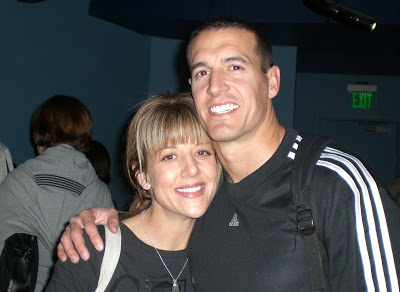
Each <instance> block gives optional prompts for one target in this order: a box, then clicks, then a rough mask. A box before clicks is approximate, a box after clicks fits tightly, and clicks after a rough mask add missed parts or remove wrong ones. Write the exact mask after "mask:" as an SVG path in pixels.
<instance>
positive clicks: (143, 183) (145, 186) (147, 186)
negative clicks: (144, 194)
mask: <svg viewBox="0 0 400 292" xmlns="http://www.w3.org/2000/svg"><path fill="white" fill-rule="evenodd" d="M132 170H134V167H133V166H132ZM135 177H136V180H137V181H138V182H139V184H140V185H141V187H142V188H143V189H144V190H146V191H148V190H150V187H151V185H150V183H149V182H147V178H146V174H145V173H144V172H143V171H139V170H138V171H136V174H135Z"/></svg>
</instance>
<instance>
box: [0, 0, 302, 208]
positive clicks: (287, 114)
mask: <svg viewBox="0 0 400 292" xmlns="http://www.w3.org/2000/svg"><path fill="white" fill-rule="evenodd" d="M182 46H184V43H183V42H181V41H178V40H171V39H163V38H156V37H149V36H145V35H140V34H137V33H135V32H133V31H130V30H127V29H124V28H122V27H119V26H117V25H114V24H111V23H108V22H105V21H102V20H99V19H96V18H93V17H89V16H88V0H68V1H65V0H48V1H43V2H40V3H37V4H28V3H22V2H18V1H15V0H3V1H1V4H0V104H1V106H0V141H2V142H3V143H5V144H6V145H7V146H8V147H9V148H10V151H11V154H12V156H13V159H14V162H15V163H16V164H20V163H22V162H24V161H25V160H27V159H29V158H33V157H34V156H35V152H34V147H33V145H32V144H31V141H30V121H31V117H32V114H33V113H34V111H35V109H36V108H37V107H38V106H39V105H40V104H41V103H42V102H44V101H45V100H46V99H47V98H49V97H51V96H52V95H54V94H66V95H72V96H75V97H77V98H79V99H81V100H82V101H83V102H84V103H85V104H86V105H87V107H88V108H89V110H90V111H91V114H92V118H93V138H94V139H96V140H99V141H100V142H102V143H103V144H104V145H105V146H106V147H107V149H108V150H109V152H110V155H111V157H112V182H111V184H110V185H109V188H110V190H111V192H112V195H113V198H114V200H115V201H116V203H117V205H118V207H120V208H121V207H123V206H124V205H125V204H126V202H127V200H128V196H127V195H128V190H127V188H126V186H125V183H124V181H125V180H124V177H123V173H122V165H121V164H120V161H121V158H120V157H121V140H122V135H123V132H124V130H125V124H126V122H127V121H128V119H129V117H130V116H131V114H132V113H133V110H132V108H133V107H134V106H135V105H136V104H137V103H138V102H140V101H142V100H143V99H145V98H146V97H147V96H148V95H149V94H154V93H158V92H161V91H165V90H169V91H175V90H177V89H179V88H180V84H187V83H186V82H187V81H186V76H184V75H182V74H183V70H184V68H183V67H182V64H181V63H180V61H179V60H181V59H179V58H181V57H182V55H181V53H182V51H181V50H182ZM274 53H275V57H276V58H275V63H276V64H278V65H279V66H280V67H281V74H282V84H281V90H280V93H279V94H278V96H277V97H275V98H274V101H273V102H274V106H275V108H276V111H277V114H278V117H279V119H280V121H281V122H282V123H283V124H284V125H286V126H290V127H292V125H293V111H294V106H293V105H294V96H295V79H296V75H295V71H296V48H295V47H274Z"/></svg>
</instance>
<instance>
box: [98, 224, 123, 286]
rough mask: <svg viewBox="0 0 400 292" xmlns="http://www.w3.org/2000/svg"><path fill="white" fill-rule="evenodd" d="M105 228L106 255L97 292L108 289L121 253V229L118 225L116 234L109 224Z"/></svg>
mask: <svg viewBox="0 0 400 292" xmlns="http://www.w3.org/2000/svg"><path fill="white" fill-rule="evenodd" d="M104 230H105V233H106V240H105V250H104V257H103V261H102V262H101V268H100V277H99V281H98V283H97V289H96V290H95V292H103V291H105V290H106V288H107V286H108V283H110V280H111V278H112V276H113V274H114V271H115V268H116V266H117V264H118V260H119V256H120V254H121V229H120V228H119V227H118V229H117V233H116V234H114V233H112V232H111V231H110V230H109V229H108V226H107V225H105V226H104Z"/></svg>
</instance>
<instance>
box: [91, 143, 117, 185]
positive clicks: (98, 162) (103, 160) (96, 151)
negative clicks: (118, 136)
mask: <svg viewBox="0 0 400 292" xmlns="http://www.w3.org/2000/svg"><path fill="white" fill-rule="evenodd" d="M85 154H86V157H87V158H88V159H89V161H90V162H91V163H92V165H93V168H94V170H95V171H96V173H97V175H98V176H99V179H101V180H102V181H103V182H104V183H105V184H106V185H108V184H109V183H110V182H111V174H110V171H111V158H110V155H109V154H108V151H107V148H106V147H105V146H104V145H103V144H102V143H100V142H99V141H96V140H92V142H91V143H90V149H89V150H88V151H87V152H86V153H85Z"/></svg>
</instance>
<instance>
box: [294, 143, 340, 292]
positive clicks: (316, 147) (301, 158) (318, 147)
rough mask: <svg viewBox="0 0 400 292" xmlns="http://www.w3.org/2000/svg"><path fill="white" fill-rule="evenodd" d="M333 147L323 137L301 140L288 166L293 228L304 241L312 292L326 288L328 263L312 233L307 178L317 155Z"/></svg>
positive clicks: (320, 245)
mask: <svg viewBox="0 0 400 292" xmlns="http://www.w3.org/2000/svg"><path fill="white" fill-rule="evenodd" d="M333 143H334V141H333V140H332V139H330V138H326V137H321V136H303V139H302V140H301V142H299V143H298V149H297V151H296V156H295V159H294V161H293V165H292V175H291V191H292V194H293V197H294V201H295V203H296V206H297V227H298V229H299V230H300V232H301V233H302V234H303V237H304V245H305V248H306V251H307V257H308V261H309V268H310V282H311V287H312V289H321V288H326V287H328V286H329V262H328V256H327V253H326V250H325V246H324V244H323V243H322V241H321V240H320V238H319V237H318V234H317V232H315V225H314V220H313V217H312V212H311V206H310V195H311V178H312V175H313V171H314V167H315V165H316V163H317V161H318V159H319V158H320V156H321V153H322V152H323V151H324V149H325V147H326V146H327V145H328V144H333Z"/></svg>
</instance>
